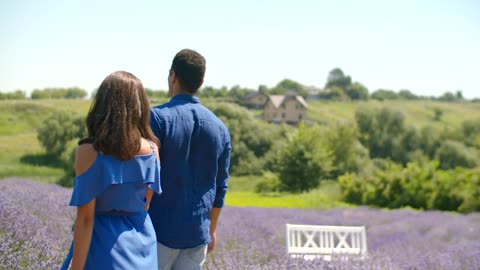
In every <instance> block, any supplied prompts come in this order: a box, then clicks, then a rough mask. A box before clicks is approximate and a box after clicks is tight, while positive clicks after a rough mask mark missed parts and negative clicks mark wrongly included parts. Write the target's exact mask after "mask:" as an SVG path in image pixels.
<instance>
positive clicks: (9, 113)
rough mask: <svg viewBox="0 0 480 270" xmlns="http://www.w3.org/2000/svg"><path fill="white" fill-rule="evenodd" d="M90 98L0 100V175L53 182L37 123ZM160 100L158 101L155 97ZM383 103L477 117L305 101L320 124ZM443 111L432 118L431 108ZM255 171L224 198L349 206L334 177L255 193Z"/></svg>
mask: <svg viewBox="0 0 480 270" xmlns="http://www.w3.org/2000/svg"><path fill="white" fill-rule="evenodd" d="M90 102H91V101H90V100H58V99H55V100H18V101H8V100H0V179H2V178H7V177H20V178H26V179H32V180H35V181H40V182H48V183H54V182H56V181H57V180H58V179H59V178H60V177H61V176H62V175H63V169H62V168H61V167H60V166H59V164H56V161H55V160H56V159H55V157H49V156H48V155H46V154H45V150H44V149H43V148H42V146H41V145H40V143H39V142H38V140H37V132H36V130H37V128H38V127H39V126H40V125H41V124H42V122H43V121H44V120H45V119H46V118H47V117H48V116H49V115H51V114H53V113H56V112H68V113H71V114H79V115H86V113H87V111H88V108H89V106H90ZM156 103H159V102H156ZM361 106H367V107H371V108H382V107H388V108H393V109H396V110H398V111H400V112H402V113H403V114H404V116H405V121H406V123H407V124H412V125H415V126H417V127H421V126H424V125H431V126H433V127H435V128H436V129H439V130H442V129H449V128H458V127H459V126H460V125H461V123H462V122H463V121H464V120H468V119H476V118H480V103H443V102H436V101H427V100H422V101H383V102H380V101H367V102H322V101H309V111H308V120H310V121H313V122H316V123H319V124H321V125H333V124H335V123H337V122H352V123H353V122H354V114H355V111H356V109H357V108H359V107H361ZM434 110H441V111H442V116H441V118H440V119H439V120H435V119H434V116H435V111H434ZM259 178H260V177H259V176H242V177H239V176H231V180H230V189H229V192H228V195H227V198H226V203H227V204H228V205H232V206H257V207H280V208H333V207H349V205H348V204H346V203H344V202H341V201H340V190H339V187H338V185H337V184H336V183H335V182H333V181H325V182H323V183H322V184H321V186H320V187H319V188H317V189H315V190H312V191H310V192H306V193H301V194H289V193H272V194H258V193H255V192H254V190H255V185H256V184H257V183H258V182H259V181H260V179H259Z"/></svg>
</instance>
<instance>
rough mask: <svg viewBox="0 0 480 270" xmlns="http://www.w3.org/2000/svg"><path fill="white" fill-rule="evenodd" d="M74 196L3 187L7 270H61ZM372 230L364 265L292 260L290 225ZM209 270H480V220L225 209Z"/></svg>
mask: <svg viewBox="0 0 480 270" xmlns="http://www.w3.org/2000/svg"><path fill="white" fill-rule="evenodd" d="M70 194H71V190H70V189H66V188H62V187H59V186H56V185H53V184H41V183H36V182H31V181H28V180H22V179H18V178H10V179H5V180H2V181H0V254H1V258H0V269H56V268H58V267H59V265H60V264H61V261H62V259H63V257H64V256H65V255H66V253H67V249H68V247H69V244H70V241H71V239H72V233H71V227H72V223H73V219H74V214H75V211H74V210H75V209H74V208H72V207H68V206H67V205H68V201H69V199H70ZM286 223H293V224H319V225H364V226H366V227H367V241H368V248H369V251H368V256H367V257H366V258H365V259H364V260H336V259H335V258H334V259H333V260H332V261H330V262H324V261H321V260H319V259H318V260H312V261H304V260H302V259H289V258H288V256H287V254H286V247H285V224H286ZM217 242H218V244H217V248H216V250H215V252H214V253H213V254H211V255H209V257H208V259H207V263H206V265H205V267H204V268H205V269H272V270H273V269H275V270H276V269H480V213H473V214H468V215H460V214H454V213H446V212H418V211H413V210H395V211H383V210H378V209H369V208H365V207H359V208H350V209H332V210H297V209H266V208H249V207H246V208H237V207H228V206H227V207H225V208H224V209H223V212H222V216H221V220H220V224H219V228H218V233H217Z"/></svg>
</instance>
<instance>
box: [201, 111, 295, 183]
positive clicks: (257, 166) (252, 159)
mask: <svg viewBox="0 0 480 270" xmlns="http://www.w3.org/2000/svg"><path fill="white" fill-rule="evenodd" d="M207 107H208V108H210V109H211V110H212V112H213V113H215V115H217V116H218V117H219V118H220V119H222V121H223V122H224V123H225V125H226V126H227V127H228V129H229V131H230V136H231V140H232V154H231V158H230V171H231V173H232V174H233V175H252V174H253V175H261V174H262V170H263V169H264V164H265V160H266V159H265V156H266V155H267V153H268V152H269V151H270V150H271V149H272V147H273V145H275V144H277V143H279V142H281V141H283V140H285V139H286V134H287V131H286V129H287V128H286V127H285V126H283V125H282V126H278V125H273V124H267V123H264V122H263V121H260V120H259V119H256V118H255V117H254V115H253V114H252V113H251V112H250V111H248V110H247V109H245V108H243V107H240V106H238V105H236V104H233V103H215V104H207Z"/></svg>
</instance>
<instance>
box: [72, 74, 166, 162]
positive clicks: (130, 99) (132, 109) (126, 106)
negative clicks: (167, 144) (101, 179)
mask: <svg viewBox="0 0 480 270" xmlns="http://www.w3.org/2000/svg"><path fill="white" fill-rule="evenodd" d="M149 118H150V103H149V101H148V98H147V95H146V93H145V90H144V89H143V85H142V82H141V81H140V80H139V79H138V78H137V77H135V76H134V75H133V74H131V73H128V72H125V71H117V72H114V73H112V74H110V75H108V76H107V77H106V78H105V80H103V82H102V84H101V85H100V87H99V88H98V91H97V93H96V95H95V98H94V100H93V103H92V105H91V107H90V111H89V112H88V115H87V129H88V137H87V138H85V139H82V140H80V142H79V144H82V143H92V144H93V147H94V148H95V150H97V151H100V152H101V153H103V154H107V155H113V156H116V157H118V158H119V159H122V160H128V159H131V158H133V156H134V155H136V154H137V153H138V152H139V150H140V147H141V138H145V139H150V140H152V141H153V142H155V143H156V144H157V145H158V144H159V142H158V139H157V138H156V137H155V135H154V134H153V132H152V130H151V129H150V124H149V120H150V119H149Z"/></svg>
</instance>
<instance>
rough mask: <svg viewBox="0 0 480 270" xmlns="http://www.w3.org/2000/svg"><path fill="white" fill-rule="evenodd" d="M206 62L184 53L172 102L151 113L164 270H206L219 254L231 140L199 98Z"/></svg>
mask: <svg viewBox="0 0 480 270" xmlns="http://www.w3.org/2000/svg"><path fill="white" fill-rule="evenodd" d="M205 65H206V62H205V58H203V56H202V55H200V54H199V53H198V52H196V51H193V50H189V49H184V50H181V51H180V52H178V53H177V54H176V55H175V57H174V59H173V61H172V66H171V69H170V73H169V75H168V88H169V95H170V96H171V97H172V99H171V100H170V101H169V102H167V103H165V104H163V105H160V106H157V107H154V108H152V110H151V115H150V126H151V127H152V130H153V132H154V133H155V135H156V136H157V138H158V139H159V140H160V162H161V165H162V168H161V179H162V190H163V193H162V194H161V195H159V196H154V197H153V198H152V201H151V203H150V209H149V214H150V217H151V219H152V222H153V226H154V228H155V232H156V234H157V241H158V242H157V245H158V262H159V264H158V265H159V269H162V270H163V269H173V270H177V269H179V270H189V269H201V268H202V265H203V263H204V262H205V258H206V254H207V252H211V251H212V250H213V249H214V248H215V240H216V234H215V231H216V227H217V221H218V218H219V215H220V210H221V208H222V207H223V204H224V199H225V194H226V191H227V181H228V168H229V165H230V151H231V143H230V134H229V131H228V129H227V128H226V126H225V125H224V124H223V122H222V121H221V120H220V119H218V118H217V117H216V116H215V115H214V114H213V113H212V112H211V111H210V110H208V109H207V108H205V107H204V106H203V105H201V104H200V101H199V99H198V98H197V97H196V96H195V94H196V93H197V91H198V89H199V88H200V86H201V85H202V84H203V78H204V75H205Z"/></svg>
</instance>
